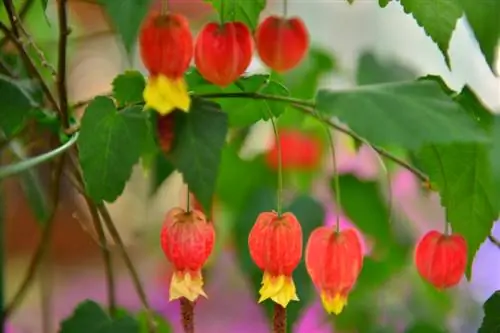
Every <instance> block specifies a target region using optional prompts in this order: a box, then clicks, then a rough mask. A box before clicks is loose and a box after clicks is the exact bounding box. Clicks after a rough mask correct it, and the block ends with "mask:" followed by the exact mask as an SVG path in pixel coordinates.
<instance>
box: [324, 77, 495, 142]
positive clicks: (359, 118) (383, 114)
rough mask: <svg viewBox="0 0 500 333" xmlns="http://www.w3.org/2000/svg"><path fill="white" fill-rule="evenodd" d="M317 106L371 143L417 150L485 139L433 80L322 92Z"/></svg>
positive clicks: (471, 121)
mask: <svg viewBox="0 0 500 333" xmlns="http://www.w3.org/2000/svg"><path fill="white" fill-rule="evenodd" d="M316 102H317V107H318V109H319V110H320V111H321V112H322V113H323V114H325V115H327V116H337V117H339V119H340V120H341V121H343V122H345V123H346V124H347V125H348V126H349V127H350V128H351V129H353V130H354V131H355V132H357V133H358V134H359V135H361V136H363V137H364V138H366V139H367V140H368V141H370V142H371V143H373V144H378V145H391V144H393V145H397V146H399V147H405V148H409V149H417V148H420V147H421V146H423V145H424V144H426V143H452V142H475V141H479V142H486V141H488V137H487V136H486V134H485V133H483V131H481V130H480V128H479V127H478V126H477V124H475V122H474V121H473V120H471V119H470V118H469V117H468V115H467V113H466V112H464V110H463V109H462V108H460V106H459V105H458V104H457V103H455V102H454V101H453V100H452V99H451V98H450V97H449V96H447V95H446V94H445V93H444V92H443V90H442V88H441V87H440V85H439V84H438V83H437V82H433V81H430V80H420V81H415V82H407V83H394V84H379V85H372V86H364V87H362V88H359V89H355V90H348V91H328V90H320V91H319V92H318V95H317V97H316Z"/></svg>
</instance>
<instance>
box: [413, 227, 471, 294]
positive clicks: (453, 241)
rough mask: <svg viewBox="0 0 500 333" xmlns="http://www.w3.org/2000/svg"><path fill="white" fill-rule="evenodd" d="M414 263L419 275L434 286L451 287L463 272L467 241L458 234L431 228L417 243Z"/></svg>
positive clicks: (458, 280)
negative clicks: (444, 232)
mask: <svg viewBox="0 0 500 333" xmlns="http://www.w3.org/2000/svg"><path fill="white" fill-rule="evenodd" d="M415 265H416V267H417V270H418V273H419V274H420V276H421V277H422V278H423V279H424V280H426V281H427V282H429V283H431V284H432V285H434V286H435V287H436V288H438V289H445V288H449V287H453V286H455V285H457V284H458V283H459V282H460V279H461V278H462V276H463V275H464V273H465V268H466V266H467V242H466V241H465V239H464V238H463V237H462V236H461V235H459V234H452V235H444V234H442V233H440V232H438V231H436V230H432V231H430V232H428V233H427V234H425V235H424V236H423V237H422V238H421V239H420V240H419V242H418V243H417V246H416V248H415Z"/></svg>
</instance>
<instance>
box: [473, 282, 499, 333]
mask: <svg viewBox="0 0 500 333" xmlns="http://www.w3.org/2000/svg"><path fill="white" fill-rule="evenodd" d="M483 309H484V318H483V323H482V324H481V327H480V328H479V331H478V333H498V332H500V316H499V315H498V313H500V290H497V291H495V292H494V293H493V294H492V295H491V296H490V298H488V300H487V301H486V302H485V303H484V305H483Z"/></svg>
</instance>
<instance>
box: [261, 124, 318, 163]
mask: <svg viewBox="0 0 500 333" xmlns="http://www.w3.org/2000/svg"><path fill="white" fill-rule="evenodd" d="M279 145H280V146H281V162H282V166H283V169H294V170H311V169H314V168H316V167H317V166H318V164H319V163H320V161H321V154H322V147H321V141H319V139H318V138H316V137H314V136H310V135H307V134H305V133H303V132H301V131H299V130H295V129H282V130H281V131H280V133H279ZM266 161H267V164H268V165H269V166H270V167H271V168H273V169H275V170H277V169H278V144H277V143H276V141H274V144H273V146H272V148H271V149H270V150H268V152H267V154H266Z"/></svg>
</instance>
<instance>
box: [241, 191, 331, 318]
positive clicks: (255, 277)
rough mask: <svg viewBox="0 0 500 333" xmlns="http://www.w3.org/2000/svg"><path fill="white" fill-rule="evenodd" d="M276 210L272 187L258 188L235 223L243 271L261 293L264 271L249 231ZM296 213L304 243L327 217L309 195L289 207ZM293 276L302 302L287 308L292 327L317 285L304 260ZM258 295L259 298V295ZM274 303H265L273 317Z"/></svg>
mask: <svg viewBox="0 0 500 333" xmlns="http://www.w3.org/2000/svg"><path fill="white" fill-rule="evenodd" d="M275 209H276V195H275V192H274V191H273V190H271V189H266V188H260V189H257V190H255V191H254V192H253V193H252V194H251V195H250V196H249V197H248V200H247V201H246V206H245V207H244V208H243V209H242V210H240V212H241V214H240V215H238V216H237V219H236V221H237V222H236V223H234V237H235V245H236V251H237V256H238V262H239V264H240V267H241V268H242V270H243V272H244V273H245V274H246V276H247V277H248V278H249V280H250V281H251V283H252V284H251V285H252V290H253V292H254V293H255V295H257V293H258V290H259V289H260V285H261V280H262V274H263V272H262V271H260V269H259V268H258V267H257V266H256V265H255V264H254V263H253V261H252V259H251V257H250V254H249V252H248V234H249V233H250V230H251V229H252V227H253V225H254V223H255V220H256V219H257V216H258V215H259V214H260V213H261V212H264V211H271V210H275ZM284 211H289V212H292V213H293V214H295V216H296V217H297V219H298V220H299V221H300V223H301V225H302V231H303V240H304V245H305V243H306V241H307V239H308V238H309V235H310V233H311V232H312V230H313V229H314V228H316V227H318V226H321V225H322V224H323V221H324V218H325V211H324V208H323V207H322V206H321V204H320V203H318V202H317V201H316V200H314V199H312V198H311V197H309V196H306V195H304V196H299V197H297V198H295V200H294V201H293V202H292V203H291V204H290V205H289V206H288V207H286V208H285V210H284ZM293 279H294V281H295V285H296V287H297V294H298V296H299V298H300V302H291V303H290V304H289V305H288V307H287V321H288V326H289V327H292V325H293V324H294V323H295V322H296V321H297V318H298V317H299V316H300V314H301V310H302V309H304V308H305V306H307V303H308V301H310V300H311V299H312V298H313V295H314V292H313V286H312V283H311V281H310V278H309V276H308V275H307V271H306V269H305V265H304V259H303V260H302V261H301V263H300V264H299V266H298V267H297V269H296V270H295V271H294V273H293ZM256 298H257V297H256ZM271 305H272V302H271V301H266V302H265V303H264V306H265V309H266V312H267V314H268V316H269V318H271V316H272V306H271Z"/></svg>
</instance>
